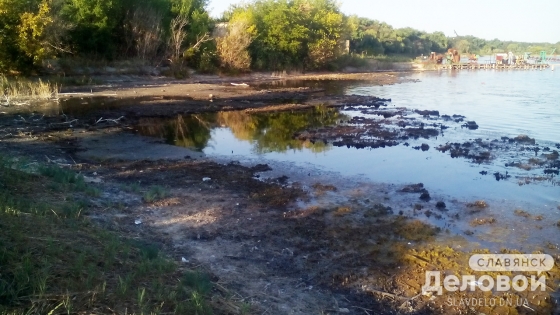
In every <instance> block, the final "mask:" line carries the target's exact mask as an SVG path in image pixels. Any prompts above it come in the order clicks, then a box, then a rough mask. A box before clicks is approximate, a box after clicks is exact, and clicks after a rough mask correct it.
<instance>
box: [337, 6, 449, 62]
mask: <svg viewBox="0 0 560 315" xmlns="http://www.w3.org/2000/svg"><path fill="white" fill-rule="evenodd" d="M348 25H349V27H350V29H351V34H352V35H351V41H350V51H351V52H352V53H356V54H363V55H369V56H373V55H383V54H388V55H393V54H405V55H409V56H417V55H420V54H425V55H428V54H429V53H430V52H432V51H434V52H443V51H445V50H446V49H447V37H445V35H444V34H443V33H442V32H434V33H425V32H422V31H418V30H415V29H412V28H402V29H394V28H393V27H392V26H391V25H389V24H387V23H385V22H380V21H376V20H371V19H367V18H360V17H357V16H351V17H349V18H348Z"/></svg>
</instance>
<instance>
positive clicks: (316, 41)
mask: <svg viewBox="0 0 560 315" xmlns="http://www.w3.org/2000/svg"><path fill="white" fill-rule="evenodd" d="M227 14H228V15H229V16H231V18H230V19H231V20H237V19H246V20H248V21H250V24H252V25H253V26H254V34H255V35H256V36H255V39H254V41H253V42H252V43H251V45H250V46H249V52H250V54H251V59H252V63H253V68H256V69H285V68H298V69H302V68H316V67H322V66H324V65H326V64H328V63H329V62H332V61H333V60H334V59H335V58H336V57H337V56H338V55H340V54H341V52H342V50H341V47H342V39H343V36H344V32H345V30H346V28H345V23H344V16H343V14H342V13H340V11H339V8H338V5H337V4H336V3H335V2H334V1H332V0H280V1H274V0H261V1H255V2H253V3H251V4H248V5H246V6H243V7H237V8H234V9H233V10H232V12H229V13H227Z"/></svg>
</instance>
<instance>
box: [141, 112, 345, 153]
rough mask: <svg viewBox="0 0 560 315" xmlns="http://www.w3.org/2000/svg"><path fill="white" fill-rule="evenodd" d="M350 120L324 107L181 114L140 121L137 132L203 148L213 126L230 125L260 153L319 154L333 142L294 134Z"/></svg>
mask: <svg viewBox="0 0 560 315" xmlns="http://www.w3.org/2000/svg"><path fill="white" fill-rule="evenodd" d="M347 119H348V117H347V116H345V115H343V114H341V113H340V112H339V111H338V110H336V109H333V108H326V107H321V106H318V107H314V108H313V109H311V110H306V111H295V112H275V113H251V112H247V111H225V112H216V113H205V114H197V115H188V116H182V115H178V116H177V117H175V118H172V119H161V118H144V119H141V120H140V122H139V124H138V126H137V131H138V133H140V134H142V135H145V136H152V137H158V138H162V139H165V141H166V142H167V143H169V144H173V145H178V146H183V147H189V148H195V149H197V150H200V151H201V150H203V149H204V148H206V147H207V146H208V142H209V140H210V139H211V131H212V129H214V128H219V127H227V128H229V129H230V130H231V132H232V134H233V135H234V136H235V138H236V139H238V140H241V141H250V142H251V143H253V145H254V151H255V152H257V153H259V154H262V153H269V152H286V151H288V150H303V149H308V150H310V151H311V152H315V153H319V152H324V151H327V150H329V148H330V145H328V144H326V143H324V142H321V141H315V142H312V141H309V140H307V141H301V140H298V139H294V137H293V134H294V133H296V132H298V131H302V130H306V129H310V128H318V127H322V126H331V125H334V124H336V123H338V122H340V121H345V120H347Z"/></svg>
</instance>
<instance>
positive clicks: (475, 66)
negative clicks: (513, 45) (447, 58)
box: [439, 63, 550, 70]
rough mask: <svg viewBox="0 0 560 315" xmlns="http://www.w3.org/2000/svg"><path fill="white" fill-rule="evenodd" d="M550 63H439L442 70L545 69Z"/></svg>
mask: <svg viewBox="0 0 560 315" xmlns="http://www.w3.org/2000/svg"><path fill="white" fill-rule="evenodd" d="M549 67H550V65H548V64H546V63H542V64H515V65H508V64H495V63H454V64H443V65H439V69H441V70H481V69H485V70H488V69H498V70H544V69H546V68H549Z"/></svg>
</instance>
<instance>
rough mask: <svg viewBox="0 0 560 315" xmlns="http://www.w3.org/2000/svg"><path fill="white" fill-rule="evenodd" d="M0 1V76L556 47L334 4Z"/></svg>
mask: <svg viewBox="0 0 560 315" xmlns="http://www.w3.org/2000/svg"><path fill="white" fill-rule="evenodd" d="M207 1H208V0H26V1H22V0H0V72H1V73H7V72H10V71H17V72H28V71H32V70H38V69H41V67H42V66H43V65H44V63H45V61H47V60H53V59H56V58H58V59H61V60H63V59H79V58H83V59H88V60H106V61H114V60H129V59H134V60H140V61H142V62H144V63H146V64H152V65H158V64H160V65H161V64H165V65H168V66H170V67H171V68H173V69H177V71H179V72H181V71H184V70H185V69H186V67H187V66H188V67H190V68H194V69H196V70H198V71H202V72H215V71H248V70H251V69H253V70H284V69H299V70H310V69H336V68H337V67H341V66H344V65H346V64H348V63H349V62H351V61H352V60H353V59H356V58H368V57H374V56H379V55H388V56H391V55H399V56H406V57H410V58H412V57H414V56H418V55H421V54H424V55H428V54H429V53H430V52H437V53H440V52H444V51H446V50H447V49H448V48H451V47H453V48H456V49H458V50H459V51H460V52H461V53H478V54H488V53H496V52H504V51H514V52H524V51H529V52H534V53H536V52H538V51H540V50H545V51H552V49H554V48H558V49H559V50H560V42H559V43H557V44H555V45H554V44H548V43H519V42H507V41H506V42H504V41H500V40H497V39H495V40H484V39H480V38H476V37H473V36H463V37H459V36H457V37H454V38H450V37H446V36H445V35H444V34H443V33H442V32H434V33H427V32H423V31H419V30H416V29H412V28H400V29H398V28H393V27H392V26H391V25H388V24H387V23H384V22H380V21H377V20H372V19H368V18H363V17H358V16H346V15H344V14H343V13H342V12H340V8H339V5H338V4H337V2H336V1H334V0H255V1H253V2H249V3H245V4H239V5H234V6H232V7H231V8H230V9H229V10H227V11H226V12H225V13H224V14H223V16H222V17H221V18H219V19H212V18H211V17H210V16H209V14H208V12H207V10H206V7H207V4H208V3H207Z"/></svg>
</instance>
